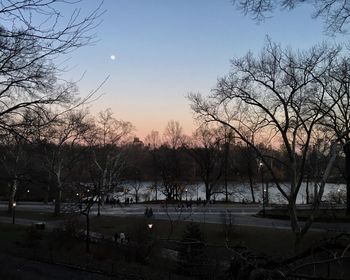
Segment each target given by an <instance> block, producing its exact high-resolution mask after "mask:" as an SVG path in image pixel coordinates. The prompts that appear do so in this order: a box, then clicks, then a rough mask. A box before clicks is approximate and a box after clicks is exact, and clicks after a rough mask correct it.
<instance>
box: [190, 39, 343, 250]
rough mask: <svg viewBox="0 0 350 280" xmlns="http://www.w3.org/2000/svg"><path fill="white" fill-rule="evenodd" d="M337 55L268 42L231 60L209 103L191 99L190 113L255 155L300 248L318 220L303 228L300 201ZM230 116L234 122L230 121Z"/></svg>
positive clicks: (320, 192)
mask: <svg viewBox="0 0 350 280" xmlns="http://www.w3.org/2000/svg"><path fill="white" fill-rule="evenodd" d="M338 53H339V50H338V49H335V48H329V47H327V46H326V45H319V46H315V47H313V48H311V49H310V50H308V51H304V52H292V51H291V50H289V49H286V50H284V49H282V48H281V47H280V46H279V45H276V44H274V43H272V42H271V41H269V40H268V42H267V44H266V46H265V48H264V49H263V51H262V52H261V54H260V56H258V57H254V56H253V54H252V53H248V54H247V55H246V56H244V57H242V58H240V59H233V60H232V72H231V73H230V74H229V75H228V76H226V77H224V78H222V79H220V80H219V81H218V84H217V88H216V89H214V90H213V92H212V94H211V96H210V97H209V98H207V99H204V98H203V97H202V96H200V95H198V94H192V95H190V101H191V103H192V105H191V106H192V109H193V110H194V112H195V113H196V114H197V116H198V117H200V118H201V119H202V120H204V121H206V122H211V121H215V122H219V123H221V124H223V125H225V126H227V127H228V128H230V129H232V131H233V132H234V133H235V136H236V137H239V138H240V139H241V141H243V142H244V143H246V144H247V145H248V146H250V147H252V149H254V151H255V152H256V154H257V155H258V157H259V158H260V159H261V161H262V163H263V164H264V168H265V169H266V170H267V171H268V172H269V174H270V176H271V178H272V180H273V181H274V183H275V185H276V186H277V188H278V190H279V192H280V193H281V194H282V195H283V196H284V197H285V198H286V200H287V201H288V208H289V214H290V220H291V228H292V230H293V232H294V234H295V237H296V245H298V244H299V243H300V241H301V239H302V237H303V236H304V234H305V233H306V232H307V231H308V229H309V228H310V226H311V224H312V221H313V218H314V212H312V214H311V215H310V217H309V220H308V221H307V222H306V223H305V224H304V225H302V224H300V222H299V220H298V216H297V211H296V210H297V209H296V198H297V195H298V193H299V190H300V187H301V184H302V182H303V178H304V173H305V164H306V159H307V155H308V153H309V148H310V145H311V144H312V141H313V136H314V133H315V131H318V130H319V127H320V126H321V122H322V120H324V119H325V116H326V112H325V111H324V110H323V104H324V102H325V100H326V90H325V89H326V85H327V81H328V78H327V75H326V74H327V71H328V69H329V67H330V66H331V64H332V62H333V61H334V59H335V57H336V56H337V55H338ZM334 106H335V104H333V105H332V106H331V107H330V108H333V107H334ZM330 108H329V109H328V110H327V111H329V110H330ZM227 114H229V116H230V118H227V117H226V116H227ZM227 119H229V120H230V121H229V122H228V121H226V120H227ZM252 128H254V129H252ZM252 130H254V131H255V132H257V134H256V135H255V137H256V139H255V141H254V142H253V141H252V140H251V138H250V137H247V135H249V134H250V131H252ZM331 140H332V142H331V145H330V146H331V147H330V148H329V149H328V152H329V156H328V157H329V162H328V165H327V167H326V168H325V170H324V172H323V177H322V178H321V180H320V182H319V189H318V193H317V197H315V201H314V204H313V209H314V210H315V209H317V208H318V206H319V204H320V200H321V198H322V195H323V190H324V186H325V184H326V180H327V178H328V176H329V174H330V171H331V167H332V165H333V163H334V160H335V157H336V154H337V153H336V152H337V150H336V140H337V139H334V138H333V139H331ZM259 142H269V143H271V144H272V145H281V146H282V147H283V149H285V151H286V155H287V157H286V158H285V159H284V158H278V157H274V156H271V155H266V154H265V153H264V149H261V147H260V146H259ZM271 162H273V163H274V165H277V164H278V165H281V166H283V167H284V169H285V170H286V172H287V174H288V177H289V178H290V185H288V186H284V185H283V184H282V183H280V182H279V180H278V176H277V174H276V172H275V170H274V169H273V168H272V166H271V164H270V163H271Z"/></svg>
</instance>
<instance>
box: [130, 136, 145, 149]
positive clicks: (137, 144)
mask: <svg viewBox="0 0 350 280" xmlns="http://www.w3.org/2000/svg"><path fill="white" fill-rule="evenodd" d="M132 144H133V145H134V146H139V147H143V146H144V144H143V142H142V141H141V140H140V138H138V137H134V141H133V142H132Z"/></svg>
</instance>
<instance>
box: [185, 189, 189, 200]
mask: <svg viewBox="0 0 350 280" xmlns="http://www.w3.org/2000/svg"><path fill="white" fill-rule="evenodd" d="M185 192H186V202H187V192H188V189H187V188H186V189H185Z"/></svg>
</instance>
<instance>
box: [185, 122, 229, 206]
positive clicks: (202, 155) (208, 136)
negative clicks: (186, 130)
mask: <svg viewBox="0 0 350 280" xmlns="http://www.w3.org/2000/svg"><path fill="white" fill-rule="evenodd" d="M192 139H193V143H192V147H191V146H190V147H188V149H187V150H188V152H189V154H190V155H191V156H192V157H193V159H194V160H195V162H196V163H197V165H198V167H199V174H200V178H201V179H202V180H203V182H204V187H205V198H206V200H210V199H211V196H212V195H213V193H214V192H215V191H216V190H217V184H218V181H219V179H220V178H221V176H222V164H221V163H222V157H221V153H220V145H221V142H222V141H221V140H222V139H221V137H220V133H219V129H218V128H215V127H214V128H210V127H209V126H208V125H203V126H200V127H199V128H198V129H197V130H196V132H195V133H194V134H193V137H192Z"/></svg>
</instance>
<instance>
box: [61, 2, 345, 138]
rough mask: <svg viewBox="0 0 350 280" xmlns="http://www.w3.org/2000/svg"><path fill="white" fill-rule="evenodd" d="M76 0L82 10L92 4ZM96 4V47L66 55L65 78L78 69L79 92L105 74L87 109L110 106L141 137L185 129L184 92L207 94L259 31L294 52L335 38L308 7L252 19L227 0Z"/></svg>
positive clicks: (188, 122) (254, 44) (188, 117)
mask: <svg viewBox="0 0 350 280" xmlns="http://www.w3.org/2000/svg"><path fill="white" fill-rule="evenodd" d="M83 3H84V6H83V12H87V11H89V10H91V9H93V8H94V7H95V6H96V5H97V3H98V1H95V0H85V1H83ZM103 9H105V10H106V13H105V14H104V15H103V16H102V19H103V22H102V23H101V25H100V26H99V27H98V28H97V29H96V35H97V38H98V42H97V44H95V45H94V46H89V47H85V48H83V49H80V50H78V51H76V52H74V53H73V54H71V59H70V61H69V62H68V64H69V65H70V66H74V68H73V69H72V70H71V71H69V72H68V73H66V75H67V77H68V78H70V77H71V78H72V79H77V78H78V77H80V75H81V74H82V73H83V72H85V71H86V74H85V77H84V79H83V80H82V81H80V82H79V88H80V91H81V93H82V95H84V94H86V92H88V91H89V90H91V89H93V88H95V87H96V86H97V85H98V84H99V83H100V82H101V81H102V80H103V79H104V78H105V77H106V76H108V75H109V76H110V77H109V80H108V81H107V83H106V84H105V85H104V86H103V88H102V90H101V92H103V93H104V95H103V96H102V97H101V98H100V99H99V100H98V101H96V102H95V103H94V104H93V105H92V106H91V111H92V112H93V113H96V112H98V111H100V110H102V109H105V108H111V109H112V110H113V112H114V114H115V117H117V118H120V119H123V120H128V121H131V122H132V123H133V124H134V126H136V129H137V131H136V135H139V136H140V137H141V138H143V137H144V136H145V135H146V134H147V133H149V132H150V131H151V130H152V129H154V130H158V131H160V132H162V131H163V129H164V127H165V126H166V123H167V122H168V121H169V120H171V119H173V120H177V121H179V122H180V123H181V124H182V125H183V127H184V129H185V132H186V133H187V134H191V131H192V130H193V129H194V127H195V124H194V122H193V119H192V113H191V111H190V108H189V104H188V101H187V100H186V95H187V94H188V93H189V92H201V93H204V94H207V93H209V91H210V89H211V88H213V87H214V86H215V83H216V80H217V78H218V77H220V76H222V75H225V74H226V73H228V71H229V69H230V59H231V58H233V57H240V56H242V55H244V54H245V53H246V52H247V51H249V50H252V51H253V52H255V53H258V52H259V51H260V49H261V48H262V47H263V45H264V41H265V38H266V35H268V36H270V37H271V38H272V40H273V41H275V42H278V43H281V44H282V45H284V46H291V47H292V48H294V49H297V48H299V49H304V48H308V47H311V46H312V45H314V44H317V43H320V42H322V41H324V40H327V41H334V40H338V41H339V40H342V37H339V36H338V37H336V38H330V37H327V36H326V35H325V34H324V33H323V29H322V22H321V21H320V20H314V19H311V14H312V7H311V6H308V5H302V6H300V7H299V8H297V9H295V10H293V11H276V13H275V14H274V17H273V18H270V19H268V20H266V21H265V22H262V23H260V24H256V23H255V22H254V21H253V20H251V19H250V18H249V17H246V16H244V15H242V14H241V13H240V12H239V11H237V10H236V9H235V8H234V7H233V6H232V4H231V2H230V0H105V2H104V5H103ZM64 12H65V13H67V15H68V13H69V10H67V11H64ZM111 55H115V56H116V59H115V60H111V59H110V56H111Z"/></svg>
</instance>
